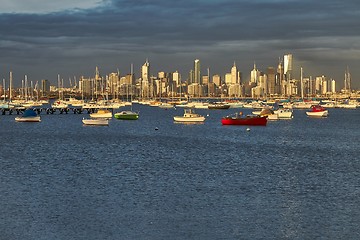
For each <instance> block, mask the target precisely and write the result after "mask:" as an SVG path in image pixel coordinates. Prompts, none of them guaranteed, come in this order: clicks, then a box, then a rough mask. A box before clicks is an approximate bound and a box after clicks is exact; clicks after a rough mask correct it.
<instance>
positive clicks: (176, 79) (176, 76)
mask: <svg viewBox="0 0 360 240" xmlns="http://www.w3.org/2000/svg"><path fill="white" fill-rule="evenodd" d="M172 79H173V81H174V82H175V84H176V85H177V86H178V85H179V84H180V73H179V72H178V71H175V72H174V73H173V74H172Z"/></svg>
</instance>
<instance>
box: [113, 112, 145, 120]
mask: <svg viewBox="0 0 360 240" xmlns="http://www.w3.org/2000/svg"><path fill="white" fill-rule="evenodd" d="M114 117H115V118H116V119H121V120H137V119H139V113H137V112H133V111H121V112H118V113H115V114H114Z"/></svg>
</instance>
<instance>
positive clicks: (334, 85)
mask: <svg viewBox="0 0 360 240" xmlns="http://www.w3.org/2000/svg"><path fill="white" fill-rule="evenodd" d="M331 92H332V93H336V82H335V80H334V79H333V80H331Z"/></svg>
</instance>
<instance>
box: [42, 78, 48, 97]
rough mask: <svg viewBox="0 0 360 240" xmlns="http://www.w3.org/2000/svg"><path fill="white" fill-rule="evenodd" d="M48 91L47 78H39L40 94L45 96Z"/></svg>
mask: <svg viewBox="0 0 360 240" xmlns="http://www.w3.org/2000/svg"><path fill="white" fill-rule="evenodd" d="M49 91H50V83H49V80H47V79H43V80H41V92H42V96H47V95H48V93H49Z"/></svg>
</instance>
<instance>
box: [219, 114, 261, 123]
mask: <svg viewBox="0 0 360 240" xmlns="http://www.w3.org/2000/svg"><path fill="white" fill-rule="evenodd" d="M221 123H222V125H251V126H266V123H267V117H266V116H257V115H247V116H243V115H242V114H237V113H235V114H233V115H229V116H226V117H223V118H222V119H221Z"/></svg>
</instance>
